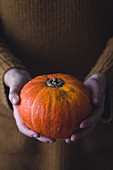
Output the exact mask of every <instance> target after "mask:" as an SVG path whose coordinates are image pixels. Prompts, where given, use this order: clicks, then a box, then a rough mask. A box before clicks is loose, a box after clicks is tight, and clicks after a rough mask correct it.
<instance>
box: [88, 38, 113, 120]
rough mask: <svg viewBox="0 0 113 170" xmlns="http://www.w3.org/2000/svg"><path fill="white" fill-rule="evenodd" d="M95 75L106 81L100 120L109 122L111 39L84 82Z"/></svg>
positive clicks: (112, 84) (111, 112) (111, 106)
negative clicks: (103, 109) (103, 108)
mask: <svg viewBox="0 0 113 170" xmlns="http://www.w3.org/2000/svg"><path fill="white" fill-rule="evenodd" d="M95 73H97V74H101V75H103V76H104V77H105V78H106V81H107V89H106V92H105V95H106V97H105V111H104V113H103V114H102V120H104V121H105V122H109V121H111V120H112V116H113V37H112V38H111V39H109V40H108V42H107V43H106V47H105V49H104V51H103V52H102V54H101V55H100V57H99V59H98V61H97V63H96V64H95V65H94V67H93V68H92V69H91V71H90V72H89V74H88V75H87V76H86V77H85V80H86V79H87V78H88V77H89V76H91V75H92V74H95Z"/></svg>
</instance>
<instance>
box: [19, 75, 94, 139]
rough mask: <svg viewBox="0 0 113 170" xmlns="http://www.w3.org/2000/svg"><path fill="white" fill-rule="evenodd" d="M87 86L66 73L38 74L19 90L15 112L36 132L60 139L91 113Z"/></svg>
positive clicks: (70, 132)
mask: <svg viewBox="0 0 113 170" xmlns="http://www.w3.org/2000/svg"><path fill="white" fill-rule="evenodd" d="M91 108H92V104H91V100H90V93H89V90H88V88H87V87H86V86H85V85H84V84H83V83H82V82H81V81H80V80H78V79H77V78H75V77H73V76H71V75H68V74H62V73H57V74H49V75H40V76H37V77H36V78H34V79H32V80H31V81H29V82H28V83H27V84H26V85H25V86H24V87H23V88H22V90H21V92H20V104H19V105H18V111H19V114H20V117H21V118H22V120H23V122H24V123H25V124H26V125H27V126H28V127H29V128H30V129H32V130H34V131H36V132H38V133H39V134H41V135H43V136H46V137H49V138H55V139H63V138H66V137H68V136H70V135H71V134H72V133H73V132H75V131H77V130H78V129H79V125H80V123H81V121H83V120H84V119H86V118H87V117H88V116H89V114H90V113H91Z"/></svg>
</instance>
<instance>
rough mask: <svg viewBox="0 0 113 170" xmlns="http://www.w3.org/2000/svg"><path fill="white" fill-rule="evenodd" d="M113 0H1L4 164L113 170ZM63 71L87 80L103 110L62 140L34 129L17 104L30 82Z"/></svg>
mask: <svg viewBox="0 0 113 170" xmlns="http://www.w3.org/2000/svg"><path fill="white" fill-rule="evenodd" d="M112 5H113V2H112V0H110V1H109V2H106V1H99V2H98V1H93V2H90V1H89V0H86V1H78V0H70V1H63V0H57V1H52V0H49V1H44V0H43V1H36V0H34V1H32V0H31V1H25V0H23V1H21V0H19V1H16V0H11V1H10V2H9V1H8V0H0V18H1V19H0V20H1V25H0V31H1V34H0V73H1V74H0V94H1V95H0V108H1V110H0V115H1V116H0V126H1V128H0V129H1V132H0V133H1V139H0V146H1V150H0V167H1V169H4V170H6V169H7V170H10V169H11V170H12V169H17V170H24V169H30V170H31V169H33V170H35V169H39V170H41V169H43V170H44V169H46V170H47V169H48V170H51V169H52V170H53V169H54V170H60V169H62V170H63V169H67V170H69V169H71V170H74V169H75V168H76V169H78V170H79V169H82V168H84V169H92V170H93V169H99V170H100V169H106V167H107V168H108V169H109V170H110V169H113V163H112V150H113V144H112V143H113V137H112V129H113V125H112V121H111V120H112V114H113V113H112V105H110V103H112V97H113V88H112V84H113V80H112V73H113V62H112V61H113V54H112V52H113V39H112V38H111V36H112V28H113V24H112ZM109 39H110V40H109ZM108 40H109V41H108ZM107 41H108V43H107V44H106V42H107ZM105 45H106V46H105ZM28 70H29V71H28ZM56 72H63V73H68V74H71V75H74V76H76V77H78V78H79V79H80V80H81V81H83V80H84V84H85V85H86V86H87V87H88V88H89V90H90V92H91V96H92V103H93V104H94V108H95V109H94V110H93V111H92V114H91V116H90V117H89V118H88V119H87V120H84V121H83V122H81V124H80V128H81V130H80V131H79V132H77V133H73V134H72V135H71V136H70V137H69V138H66V139H64V140H58V141H56V140H55V139H49V138H46V137H44V136H42V135H41V134H37V133H36V132H34V131H32V130H30V129H29V128H28V127H26V126H25V124H24V123H23V122H22V120H21V118H20V116H19V113H18V110H17V107H16V105H17V104H18V103H19V92H20V90H21V88H22V87H23V85H24V84H25V83H27V82H28V81H29V80H30V79H31V78H33V77H35V76H37V75H39V74H48V73H56ZM11 104H12V105H11ZM10 105H11V107H13V109H11V108H10ZM104 106H105V107H104ZM12 113H13V114H12ZM100 119H103V120H104V121H106V122H109V123H108V124H106V123H105V122H102V121H100ZM16 125H17V126H16ZM18 129H19V131H20V132H21V133H20V132H19V131H18ZM103 130H104V131H103ZM22 134H24V135H22ZM86 134H87V135H86ZM29 137H30V138H29ZM78 138H79V140H77V139H78ZM106 139H107V140H106ZM76 140H77V141H76ZM39 141H41V142H39ZM55 141H56V142H55ZM64 141H65V142H64ZM75 141H76V142H75ZM72 142H73V143H72ZM48 143H52V144H48ZM67 143H70V144H69V145H67ZM94 160H95V161H94Z"/></svg>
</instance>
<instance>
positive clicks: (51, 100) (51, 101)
mask: <svg viewBox="0 0 113 170" xmlns="http://www.w3.org/2000/svg"><path fill="white" fill-rule="evenodd" d="M52 103H53V88H51V99H50V122H49V129H50V133H52V131H53V129H51V123H52V119H51V117H52V114H51V113H52V112H51V110H52Z"/></svg>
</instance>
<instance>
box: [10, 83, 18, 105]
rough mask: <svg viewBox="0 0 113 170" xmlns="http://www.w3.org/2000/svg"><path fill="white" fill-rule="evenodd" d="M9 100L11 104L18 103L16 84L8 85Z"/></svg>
mask: <svg viewBox="0 0 113 170" xmlns="http://www.w3.org/2000/svg"><path fill="white" fill-rule="evenodd" d="M9 100H10V102H11V103H12V105H17V104H19V101H20V97H19V87H18V85H13V86H11V87H10V91H9Z"/></svg>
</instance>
